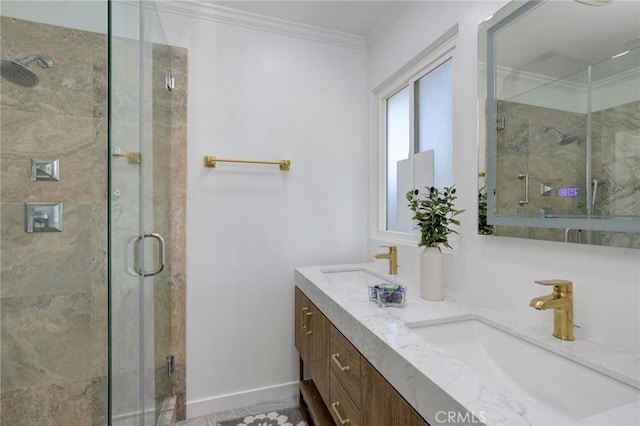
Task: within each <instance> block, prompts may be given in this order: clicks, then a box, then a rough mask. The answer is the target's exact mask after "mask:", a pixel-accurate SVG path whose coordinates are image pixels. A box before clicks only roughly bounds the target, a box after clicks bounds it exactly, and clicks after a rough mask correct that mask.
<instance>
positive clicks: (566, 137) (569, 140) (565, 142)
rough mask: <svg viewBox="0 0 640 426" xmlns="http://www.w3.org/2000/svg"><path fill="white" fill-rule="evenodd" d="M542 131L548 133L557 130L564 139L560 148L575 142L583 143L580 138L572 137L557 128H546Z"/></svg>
mask: <svg viewBox="0 0 640 426" xmlns="http://www.w3.org/2000/svg"><path fill="white" fill-rule="evenodd" d="M542 130H543V131H545V132H548V131H549V130H555V131H556V132H558V133H560V136H562V139H561V140H560V146H564V145H569V144H572V143H574V142H582V139H580V136H578V135H570V134H568V133H567V132H565V131H564V130H562V129H558V128H557V127H551V126H544V127H543V128H542Z"/></svg>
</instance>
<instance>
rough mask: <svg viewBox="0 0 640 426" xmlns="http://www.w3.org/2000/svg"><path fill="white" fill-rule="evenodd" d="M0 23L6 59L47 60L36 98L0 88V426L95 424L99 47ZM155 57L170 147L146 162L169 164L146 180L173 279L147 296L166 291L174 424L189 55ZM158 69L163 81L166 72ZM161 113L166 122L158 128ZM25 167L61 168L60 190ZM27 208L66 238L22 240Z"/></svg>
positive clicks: (101, 331)
mask: <svg viewBox="0 0 640 426" xmlns="http://www.w3.org/2000/svg"><path fill="white" fill-rule="evenodd" d="M1 19H2V21H1V27H0V28H1V33H0V35H1V40H0V43H1V45H0V51H1V52H2V57H3V58H5V57H22V56H26V55H28V54H31V53H40V54H43V55H47V56H51V57H52V58H53V60H54V66H53V67H52V68H50V69H40V68H39V67H37V66H34V71H35V72H36V73H37V74H38V75H39V76H40V84H39V85H38V86H36V87H33V88H26V87H21V86H17V85H15V84H12V83H9V82H6V81H2V82H0V84H1V86H0V89H1V108H2V109H1V111H0V112H1V114H0V126H1V127H0V137H1V144H0V158H1V162H0V168H1V175H0V177H1V182H0V185H1V196H2V201H1V205H0V215H1V217H0V231H1V240H0V244H1V247H2V256H1V262H2V270H1V275H0V315H1V332H2V334H1V337H0V339H1V342H0V348H1V354H0V364H1V371H0V375H1V376H0V379H1V391H2V392H1V395H0V397H1V401H0V421H1V422H3V423H4V424H11V425H34V424H51V425H71V424H73V425H103V424H106V423H107V353H108V348H107V229H108V228H107V226H108V223H107V210H108V206H107V200H106V191H107V185H106V176H107V170H106V165H107V150H108V144H107V39H106V36H105V35H103V34H95V33H90V32H86V31H79V30H74V29H69V28H62V27H57V26H51V25H45V24H40V23H33V22H29V21H24V20H19V19H13V18H7V17H2V18H1ZM159 48H160V47H156V48H155V49H154V50H156V49H159ZM162 48H163V49H169V50H170V53H171V55H172V59H171V66H172V67H173V72H174V76H175V77H176V81H177V82H178V84H177V90H176V91H175V92H173V93H172V94H171V97H168V98H167V97H164V98H163V99H164V101H160V102H156V103H154V120H155V121H156V122H154V129H153V131H154V136H158V135H160V134H163V135H165V136H164V137H165V138H169V142H170V143H167V144H166V145H167V146H169V147H170V148H169V151H168V152H167V151H166V150H165V152H164V153H162V152H159V153H154V161H155V160H157V158H156V156H157V155H160V156H161V155H165V156H168V157H169V159H168V160H167V161H168V164H169V165H170V167H169V169H170V177H169V178H167V177H166V174H167V170H166V169H165V170H163V171H162V173H163V175H164V176H165V177H164V179H160V178H158V179H156V178H155V177H154V183H157V185H156V186H155V187H154V196H155V197H158V196H161V197H169V200H170V201H169V202H168V203H164V204H165V205H169V206H170V207H169V209H168V211H159V208H160V207H158V208H156V209H155V210H156V211H155V212H154V214H157V215H163V216H164V217H166V216H167V215H168V216H169V220H170V226H169V229H162V230H161V232H163V233H165V235H169V233H170V237H169V241H171V243H170V247H169V250H168V258H169V261H170V262H172V263H171V269H170V273H169V274H165V275H163V276H162V278H159V279H162V280H163V282H156V286H160V287H161V288H164V289H166V291H167V292H168V300H169V303H168V305H169V306H167V312H165V314H164V315H165V318H164V321H165V323H166V322H168V323H169V324H170V327H169V333H168V334H167V333H165V335H163V336H161V337H162V338H163V339H166V340H168V342H167V345H169V346H170V347H171V350H172V351H173V352H174V354H175V355H176V364H177V365H176V373H174V375H173V376H172V378H171V382H170V384H169V385H167V386H171V394H172V395H175V396H176V399H177V402H178V404H177V413H178V418H184V413H185V409H184V404H185V401H184V395H185V380H184V375H185V369H184V365H185V354H184V347H185V341H184V327H185V304H184V300H185V291H186V277H185V259H184V256H185V249H184V247H185V231H184V228H185V211H184V206H185V198H186V197H185V194H186V169H185V164H186V161H185V154H186V93H187V92H186V90H187V85H186V81H187V68H186V64H187V52H186V50H185V49H179V48H168V47H162ZM158 58H159V56H158ZM153 59H154V60H156V59H157V58H156V55H154V58H153ZM158 61H159V59H158ZM158 65H159V67H161V69H162V78H164V69H165V67H166V66H167V64H166V63H163V64H158ZM154 67H155V64H154ZM154 99H155V97H154ZM156 112H157V113H156ZM168 114H170V115H171V119H170V120H169V119H164V120H158V118H159V117H161V116H162V117H168ZM156 129H160V130H162V131H161V132H160V131H156ZM31 158H52V159H53V158H59V159H60V168H61V172H60V177H61V179H60V181H59V182H30V180H29V178H30V170H29V167H30V159H31ZM155 173H156V171H154V174H155ZM157 173H161V172H160V171H158V172H157ZM27 201H62V202H64V231H63V232H61V233H34V234H28V233H25V231H24V203H25V202H27ZM160 204H161V203H159V204H158V205H160ZM165 210H166V208H165ZM158 293H160V292H158ZM164 356H165V354H161V355H160V354H159V355H158V360H157V362H156V365H155V370H156V371H157V372H158V373H157V374H160V373H159V372H160V371H164V370H165V364H164Z"/></svg>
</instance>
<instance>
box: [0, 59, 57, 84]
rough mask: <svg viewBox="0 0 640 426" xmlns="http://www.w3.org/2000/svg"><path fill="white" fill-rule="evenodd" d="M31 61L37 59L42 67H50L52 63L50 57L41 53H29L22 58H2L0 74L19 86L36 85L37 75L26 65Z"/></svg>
mask: <svg viewBox="0 0 640 426" xmlns="http://www.w3.org/2000/svg"><path fill="white" fill-rule="evenodd" d="M33 61H38V64H39V65H40V66H41V67H42V68H51V66H52V65H53V60H52V59H51V58H49V57H46V56H42V55H29V56H27V57H25V58H22V59H2V61H1V62H0V75H2V77H3V78H6V79H7V80H9V81H10V82H12V83H15V84H18V85H20V86H24V87H33V86H36V85H37V84H38V81H39V79H38V76H37V75H36V74H35V73H34V72H33V71H32V70H31V69H30V68H29V67H28V66H27V65H29V63H31V62H33Z"/></svg>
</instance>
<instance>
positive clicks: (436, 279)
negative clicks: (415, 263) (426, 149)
mask: <svg viewBox="0 0 640 426" xmlns="http://www.w3.org/2000/svg"><path fill="white" fill-rule="evenodd" d="M425 189H426V191H425V193H424V194H421V193H420V191H418V190H417V189H415V190H413V191H409V192H407V195H406V197H407V201H408V202H409V204H408V206H409V208H410V209H411V211H412V212H413V218H412V219H413V220H414V221H415V222H416V228H417V229H419V230H420V242H419V243H418V247H424V250H423V252H422V253H421V254H420V296H421V297H422V298H423V299H427V300H442V299H443V298H444V275H443V257H442V251H441V249H440V248H441V246H445V247H448V248H451V245H450V244H449V235H450V234H457V233H458V232H457V231H456V230H455V229H453V226H454V225H455V226H458V225H460V221H458V220H457V219H456V218H455V217H456V216H458V215H459V214H460V213H462V212H463V211H464V210H458V209H456V208H455V206H454V202H455V200H456V199H457V198H458V197H457V196H456V195H455V193H456V189H455V188H454V186H453V185H452V186H449V187H447V186H445V187H444V188H443V189H442V190H441V189H438V188H436V187H435V186H431V187H425Z"/></svg>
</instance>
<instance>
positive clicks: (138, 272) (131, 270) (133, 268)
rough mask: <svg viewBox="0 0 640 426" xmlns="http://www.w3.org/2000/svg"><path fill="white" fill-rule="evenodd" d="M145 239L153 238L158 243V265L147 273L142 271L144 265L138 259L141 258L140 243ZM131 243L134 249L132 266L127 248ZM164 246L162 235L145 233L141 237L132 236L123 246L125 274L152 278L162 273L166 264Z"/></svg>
mask: <svg viewBox="0 0 640 426" xmlns="http://www.w3.org/2000/svg"><path fill="white" fill-rule="evenodd" d="M146 238H153V239H154V240H156V241H157V242H158V259H159V261H160V263H159V265H158V266H157V267H156V268H155V269H154V270H152V271H149V272H147V271H146V270H145V269H144V265H143V264H142V263H144V262H140V259H141V258H142V256H140V243H141V242H143V241H144V240H145V239H146ZM131 243H133V247H134V249H133V253H134V254H133V265H132V264H131V255H130V254H129V247H131ZM164 245H165V244H164V238H162V235H160V234H157V233H155V232H145V233H144V234H142V235H134V236H133V237H131V238H129V239H128V240H127V243H126V244H125V250H124V256H125V260H124V264H125V270H126V271H127V273H128V274H129V275H133V276H141V277H152V276H154V275H157V274H159V273H160V272H162V270H163V269H164V266H165V262H166V253H165V247H164Z"/></svg>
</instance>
